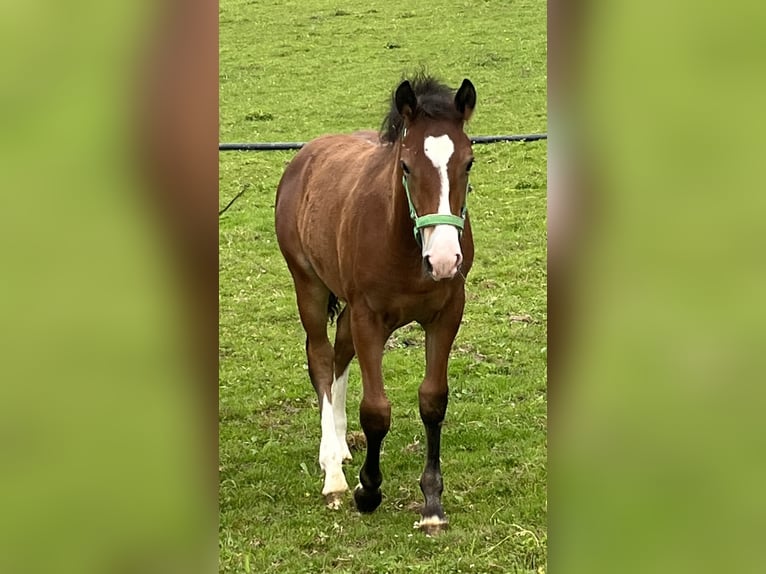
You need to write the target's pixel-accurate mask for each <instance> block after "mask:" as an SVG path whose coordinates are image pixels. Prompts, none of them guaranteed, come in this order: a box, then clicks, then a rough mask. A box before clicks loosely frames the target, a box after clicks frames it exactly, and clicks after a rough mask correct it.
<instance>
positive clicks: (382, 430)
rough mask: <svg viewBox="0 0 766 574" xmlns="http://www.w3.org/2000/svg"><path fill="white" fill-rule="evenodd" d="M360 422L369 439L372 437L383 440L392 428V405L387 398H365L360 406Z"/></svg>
mask: <svg viewBox="0 0 766 574" xmlns="http://www.w3.org/2000/svg"><path fill="white" fill-rule="evenodd" d="M359 421H360V423H361V424H362V429H363V430H364V434H365V435H366V436H367V437H368V439H369V438H370V437H378V438H380V439H382V438H383V436H385V435H386V433H387V432H388V429H389V428H390V426H391V403H390V402H389V400H388V399H387V398H385V397H380V398H377V399H369V398H367V397H365V398H364V399H362V404H361V405H360V406H359Z"/></svg>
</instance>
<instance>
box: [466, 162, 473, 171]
mask: <svg viewBox="0 0 766 574" xmlns="http://www.w3.org/2000/svg"><path fill="white" fill-rule="evenodd" d="M472 167H473V159H471V161H469V162H468V165H467V166H465V172H466V173H471V168H472Z"/></svg>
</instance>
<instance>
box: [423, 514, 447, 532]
mask: <svg viewBox="0 0 766 574" xmlns="http://www.w3.org/2000/svg"><path fill="white" fill-rule="evenodd" d="M448 527H449V522H448V521H447V519H446V518H444V517H439V516H429V517H427V518H426V517H422V518H421V519H420V520H419V521H418V522H416V523H415V524H414V528H417V529H419V530H422V531H423V532H424V533H425V534H426V536H437V535H438V534H440V533H441V532H444V531H445V530H447V528H448Z"/></svg>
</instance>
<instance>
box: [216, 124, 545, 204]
mask: <svg viewBox="0 0 766 574" xmlns="http://www.w3.org/2000/svg"><path fill="white" fill-rule="evenodd" d="M547 139H548V134H516V135H506V136H474V137H472V138H471V142H472V143H475V144H490V143H497V142H533V141H539V140H547ZM304 145H306V142H260V143H219V144H218V150H219V151H283V150H292V149H301V148H302V147H303V146H304ZM249 187H250V184H247V183H246V184H245V185H244V186H242V189H241V190H240V192H239V193H238V194H237V195H235V196H234V198H233V199H232V200H231V201H230V202H229V203H228V204H227V205H226V207H224V208H223V209H222V210H220V211H219V212H218V217H221V215H223V214H224V213H225V212H226V210H227V209H229V208H230V207H231V206H232V204H233V203H234V202H235V201H237V200H238V199H239V198H240V197H242V195H243V194H244V193H245V192H246V191H247V190H248V188H249Z"/></svg>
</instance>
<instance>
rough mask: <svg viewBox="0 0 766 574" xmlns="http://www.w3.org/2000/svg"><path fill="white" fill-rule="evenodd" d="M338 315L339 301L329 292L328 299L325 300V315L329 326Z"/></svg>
mask: <svg viewBox="0 0 766 574" xmlns="http://www.w3.org/2000/svg"><path fill="white" fill-rule="evenodd" d="M339 313H340V301H339V300H338V297H337V296H336V295H335V293H333V292H332V291H330V298H329V299H328V300H327V315H328V316H329V320H330V324H332V323H333V321H335V317H337V316H338V314H339Z"/></svg>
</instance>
